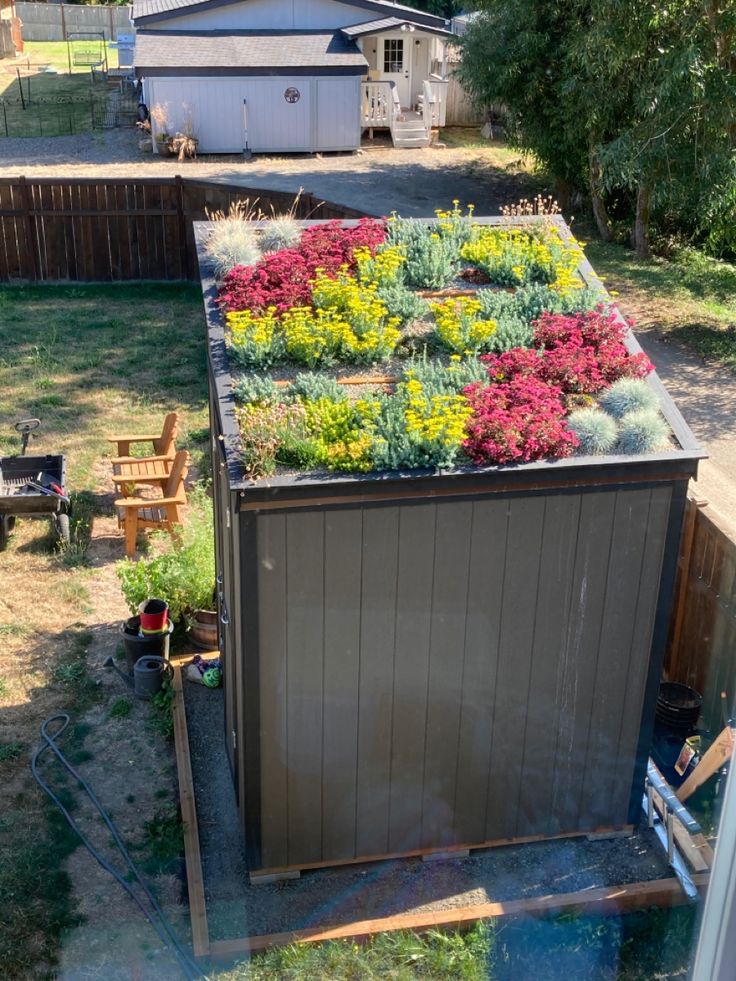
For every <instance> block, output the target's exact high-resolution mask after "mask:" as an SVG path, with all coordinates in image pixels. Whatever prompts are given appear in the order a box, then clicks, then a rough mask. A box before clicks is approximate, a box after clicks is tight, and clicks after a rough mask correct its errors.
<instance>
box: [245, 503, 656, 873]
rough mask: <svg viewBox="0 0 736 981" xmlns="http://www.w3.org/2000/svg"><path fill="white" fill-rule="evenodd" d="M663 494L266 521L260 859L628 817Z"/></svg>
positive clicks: (325, 858)
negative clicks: (261, 850)
mask: <svg viewBox="0 0 736 981" xmlns="http://www.w3.org/2000/svg"><path fill="white" fill-rule="evenodd" d="M670 499H671V489H670V488H669V487H667V486H665V487H661V488H660V487H655V488H654V489H650V488H649V487H644V488H642V487H635V488H625V489H616V490H604V491H601V490H595V491H586V492H580V491H579V490H577V491H576V490H571V491H564V492H560V493H558V494H555V495H553V496H545V495H542V494H527V495H511V496H498V497H496V496H494V497H490V498H487V499H479V500H475V501H466V502H463V501H454V502H438V503H416V504H412V505H402V506H400V507H398V506H395V505H390V506H373V507H370V506H362V507H357V508H347V509H344V510H343V509H341V508H322V509H319V510H316V511H315V510H312V511H309V510H307V511H301V512H291V513H288V514H287V515H279V514H261V515H260V516H259V517H257V519H256V520H257V522H258V527H259V533H258V551H259V559H258V564H259V568H260V569H261V570H262V577H261V582H260V583H259V604H258V611H259V635H260V640H259V648H260V653H259V657H260V663H261V669H260V675H261V678H260V684H261V695H260V702H259V707H260V715H261V718H260V738H261V741H262V750H261V756H260V763H261V776H260V779H261V782H262V786H263V790H262V793H261V820H262V823H263V827H262V841H263V843H262V849H263V854H262V859H261V865H260V867H263V868H269V867H271V868H273V867H281V866H284V865H297V866H298V865H309V864H314V863H318V862H329V861H330V860H343V861H344V860H350V859H351V858H359V857H367V856H380V855H384V854H387V853H388V854H391V853H402V852H407V851H413V850H417V849H424V848H438V847H446V846H452V845H455V844H473V843H480V842H482V841H490V840H498V839H500V838H505V837H513V836H526V835H535V834H541V835H543V834H564V833H566V832H570V833H572V832H579V831H581V830H582V831H585V830H593V829H595V828H596V827H599V826H602V825H612V824H624V823H626V820H627V808H628V800H629V795H630V793H631V786H632V784H631V781H632V777H633V768H634V761H635V757H636V750H637V740H638V738H639V731H640V721H641V711H642V705H643V690H644V687H645V684H646V680H647V673H648V665H649V651H650V647H651V641H652V630H653V624H654V611H655V608H656V605H657V598H658V593H659V572H658V569H659V568H660V567H661V563H662V556H663V547H664V540H665V537H666V532H667V525H668V516H669V506H670ZM614 672H615V677H613V673H614ZM624 679H625V680H624ZM287 841H288V844H287Z"/></svg>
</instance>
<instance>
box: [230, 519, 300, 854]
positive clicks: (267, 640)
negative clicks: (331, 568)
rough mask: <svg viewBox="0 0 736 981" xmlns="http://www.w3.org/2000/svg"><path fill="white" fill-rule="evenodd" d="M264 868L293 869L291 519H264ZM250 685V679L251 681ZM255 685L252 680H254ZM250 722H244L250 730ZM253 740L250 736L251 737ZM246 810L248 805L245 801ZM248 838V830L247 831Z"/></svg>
mask: <svg viewBox="0 0 736 981" xmlns="http://www.w3.org/2000/svg"><path fill="white" fill-rule="evenodd" d="M257 541H258V546H257V548H258V552H257V558H258V625H259V634H260V637H259V647H260V665H259V670H260V679H259V684H260V727H259V732H258V737H259V739H260V762H261V767H260V769H261V849H262V857H261V863H262V867H265V868H269V867H274V866H280V865H287V864H288V861H289V856H288V840H289V836H288V825H287V808H288V800H289V798H288V766H287V747H288V732H287V723H286V719H287V715H286V679H287V661H286V652H287V648H286V611H287V606H288V602H289V597H288V593H287V589H286V516H285V515H283V514H278V515H269V516H267V517H261V518H258V539H257ZM245 683H246V684H248V683H249V679H247V678H246V679H245ZM251 683H252V682H251ZM249 721H250V720H248V719H247V718H246V719H244V720H243V722H244V728H245V729H246V731H248V730H249V729H250V731H251V732H252V727H249ZM246 738H247V736H246ZM241 807H242V801H241ZM246 837H247V830H246Z"/></svg>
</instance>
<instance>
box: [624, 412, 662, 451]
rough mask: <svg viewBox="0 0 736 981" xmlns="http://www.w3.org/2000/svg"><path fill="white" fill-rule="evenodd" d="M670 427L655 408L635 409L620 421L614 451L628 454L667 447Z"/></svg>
mask: <svg viewBox="0 0 736 981" xmlns="http://www.w3.org/2000/svg"><path fill="white" fill-rule="evenodd" d="M669 437H670V427H669V426H668V425H667V423H666V421H665V419H664V417H663V416H662V414H661V413H660V412H658V411H657V410H655V409H636V410H634V411H633V412H628V413H627V414H626V415H625V416H624V417H623V419H622V420H621V422H620V425H619V431H618V444H617V446H616V451H617V452H618V453H626V454H630V455H634V454H638V453H656V451H657V450H664V449H666V448H667V446H668V443H669Z"/></svg>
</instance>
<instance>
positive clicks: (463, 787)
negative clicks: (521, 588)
mask: <svg viewBox="0 0 736 981" xmlns="http://www.w3.org/2000/svg"><path fill="white" fill-rule="evenodd" d="M508 521H509V508H508V505H507V502H506V501H503V500H502V501H475V502H474V503H473V533H472V536H471V542H470V571H469V576H468V605H467V623H466V625H465V659H464V664H465V671H464V675H463V690H462V708H461V713H460V733H459V741H458V770H457V785H456V788H455V821H456V834H457V838H458V840H459V841H461V842H471V841H483V840H484V839H485V832H486V782H487V781H486V777H485V774H487V773H488V770H489V766H490V758H491V737H492V733H493V717H494V711H495V698H494V692H495V683H496V670H497V664H498V640H499V626H500V622H501V602H502V599H503V582H504V560H505V556H506V535H507V530H508ZM479 774H480V775H481V776H480V780H479Z"/></svg>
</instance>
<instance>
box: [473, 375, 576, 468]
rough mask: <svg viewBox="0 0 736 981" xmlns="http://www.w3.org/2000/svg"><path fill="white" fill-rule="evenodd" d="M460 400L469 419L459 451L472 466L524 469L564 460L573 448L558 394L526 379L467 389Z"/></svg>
mask: <svg viewBox="0 0 736 981" xmlns="http://www.w3.org/2000/svg"><path fill="white" fill-rule="evenodd" d="M537 360H539V358H537ZM464 394H465V397H466V398H467V399H468V402H469V403H470V406H471V409H472V412H473V414H472V416H471V418H470V419H469V420H468V423H467V425H466V431H467V434H468V436H467V439H466V440H465V442H464V444H463V449H464V450H465V452H466V453H467V455H468V456H469V457H470V459H471V460H473V461H474V462H475V463H529V462H530V461H531V460H541V459H543V458H544V457H563V456H569V455H570V454H571V453H572V451H573V450H574V449H575V448H576V447H577V446H578V439H577V437H576V436H575V434H574V433H572V432H571V431H570V430H569V429H568V428H567V425H566V423H565V406H564V404H563V401H562V392H561V390H560V389H559V388H558V387H557V386H554V385H549V384H547V383H546V382H543V381H540V380H539V379H538V378H535V377H534V376H533V375H531V374H528V375H517V376H516V377H514V378H511V379H510V380H509V381H503V382H499V383H497V384H495V385H493V384H492V385H488V386H483V385H480V384H476V385H470V386H469V387H468V388H466V389H465V393H464Z"/></svg>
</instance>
